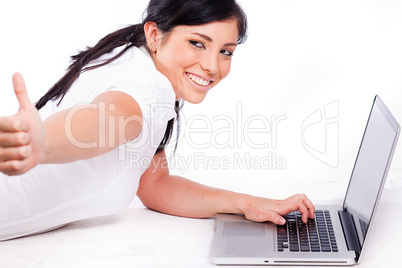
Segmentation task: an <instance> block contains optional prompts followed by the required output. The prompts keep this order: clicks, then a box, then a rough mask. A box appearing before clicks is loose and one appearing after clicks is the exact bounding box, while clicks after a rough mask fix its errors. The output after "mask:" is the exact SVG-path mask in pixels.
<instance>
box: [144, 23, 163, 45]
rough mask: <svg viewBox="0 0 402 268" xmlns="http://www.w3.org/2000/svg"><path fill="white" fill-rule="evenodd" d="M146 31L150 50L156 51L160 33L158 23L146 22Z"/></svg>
mask: <svg viewBox="0 0 402 268" xmlns="http://www.w3.org/2000/svg"><path fill="white" fill-rule="evenodd" d="M144 32H145V38H146V39H147V45H148V48H149V50H150V51H151V52H156V49H157V42H158V35H159V34H160V31H159V29H158V26H157V24H156V23H155V22H153V21H148V22H146V23H145V25H144Z"/></svg>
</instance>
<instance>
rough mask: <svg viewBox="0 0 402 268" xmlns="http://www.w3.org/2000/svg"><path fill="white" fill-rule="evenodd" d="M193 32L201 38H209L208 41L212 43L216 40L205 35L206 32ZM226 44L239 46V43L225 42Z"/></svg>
mask: <svg viewBox="0 0 402 268" xmlns="http://www.w3.org/2000/svg"><path fill="white" fill-rule="evenodd" d="M193 34H195V35H198V36H199V37H201V38H203V39H205V40H207V41H208V42H210V43H212V42H213V41H214V40H213V39H212V38H211V37H209V36H208V35H205V34H202V33H193ZM225 46H237V43H227V44H225Z"/></svg>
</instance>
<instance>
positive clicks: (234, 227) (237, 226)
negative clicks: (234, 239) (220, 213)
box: [223, 222, 265, 237]
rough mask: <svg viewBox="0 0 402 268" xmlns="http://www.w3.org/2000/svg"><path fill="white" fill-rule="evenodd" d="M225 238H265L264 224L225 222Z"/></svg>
mask: <svg viewBox="0 0 402 268" xmlns="http://www.w3.org/2000/svg"><path fill="white" fill-rule="evenodd" d="M223 236H254V237H255V236H265V228H264V224H263V223H256V222H225V225H224V228H223Z"/></svg>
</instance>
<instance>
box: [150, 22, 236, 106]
mask: <svg viewBox="0 0 402 268" xmlns="http://www.w3.org/2000/svg"><path fill="white" fill-rule="evenodd" d="M238 35H239V31H238V28H237V21H236V20H235V19H233V20H226V21H218V22H212V23H208V24H204V25H198V26H177V27H175V28H174V29H173V30H172V32H171V33H169V35H168V37H167V39H165V40H163V35H161V34H157V35H155V36H154V37H155V40H156V42H155V43H154V44H150V43H149V42H148V46H149V47H150V50H151V52H152V53H151V54H152V57H153V59H154V62H155V66H156V68H157V69H158V70H159V71H160V72H161V73H162V74H164V75H165V76H166V77H167V78H168V79H169V81H170V83H171V84H172V86H173V89H174V91H175V93H176V98H177V99H183V100H185V101H188V102H191V103H200V102H202V101H203V100H204V98H205V96H206V94H207V93H208V91H209V90H210V89H211V88H212V87H214V86H216V85H217V84H218V83H219V82H220V81H221V80H222V79H223V78H225V77H226V76H227V75H228V74H229V71H230V65H231V62H232V55H233V52H234V51H235V49H236V46H237V39H238Z"/></svg>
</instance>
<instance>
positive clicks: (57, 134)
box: [0, 74, 142, 175]
mask: <svg viewBox="0 0 402 268" xmlns="http://www.w3.org/2000/svg"><path fill="white" fill-rule="evenodd" d="M13 84H14V91H15V95H16V97H17V99H18V102H19V104H20V108H19V110H18V113H17V114H15V115H12V116H4V117H0V172H3V173H5V174H8V175H19V174H23V173H25V172H27V171H28V170H30V169H31V168H33V167H34V166H36V165H37V164H39V163H68V162H72V161H76V160H80V159H88V158H92V157H95V156H98V155H101V154H105V153H107V152H109V151H111V150H113V149H114V148H115V147H117V146H119V145H120V144H124V143H126V142H127V141H129V140H132V139H134V138H136V137H137V136H138V135H139V133H140V132H141V129H142V114H141V110H140V107H139V105H138V104H137V102H136V101H135V100H134V99H133V98H132V97H130V96H129V95H127V94H125V93H123V92H119V91H108V92H105V93H102V94H100V95H99V96H97V97H96V98H95V99H94V100H93V102H92V103H91V104H84V105H77V106H76V107H73V108H71V109H68V110H64V111H61V112H58V113H56V114H54V115H52V116H51V117H49V118H48V119H46V120H45V121H44V122H43V121H42V120H41V118H40V116H39V113H38V110H37V109H36V108H35V106H34V105H33V104H32V103H31V102H30V100H29V98H28V94H27V91H26V88H25V83H24V80H23V78H22V76H21V75H20V74H15V75H14V76H13Z"/></svg>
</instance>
